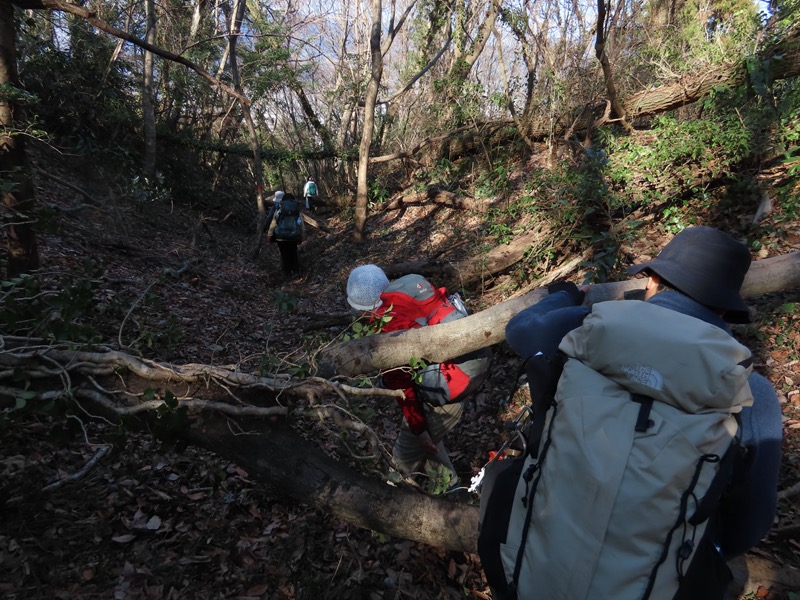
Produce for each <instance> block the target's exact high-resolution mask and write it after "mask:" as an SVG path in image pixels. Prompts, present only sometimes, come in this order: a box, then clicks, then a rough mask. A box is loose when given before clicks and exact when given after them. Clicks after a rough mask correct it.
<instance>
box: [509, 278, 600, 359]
mask: <svg viewBox="0 0 800 600" xmlns="http://www.w3.org/2000/svg"><path fill="white" fill-rule="evenodd" d="M588 314H589V309H588V308H586V307H584V306H580V305H578V304H577V303H576V299H575V297H574V296H573V295H571V294H569V293H568V292H564V291H561V292H556V293H555V294H550V295H549V296H547V297H546V298H545V299H544V300H542V301H540V302H538V303H537V304H534V305H533V306H529V307H528V308H526V309H525V310H523V311H522V312H519V313H517V314H516V315H515V316H514V317H513V318H512V319H511V320H510V321H509V322H508V324H507V325H506V341H507V342H508V344H509V345H510V346H511V347H512V348H513V349H514V351H515V352H516V353H517V354H519V355H520V356H521V357H522V358H529V357H531V356H533V355H534V354H536V353H537V352H541V353H542V354H544V355H546V356H547V357H549V358H552V357H554V356H555V355H556V352H557V350H558V345H559V344H560V343H561V338H563V337H564V336H565V335H567V334H568V333H569V332H570V331H572V330H573V329H575V328H576V327H579V326H580V324H581V323H582V322H583V319H584V318H585V317H586V315H588Z"/></svg>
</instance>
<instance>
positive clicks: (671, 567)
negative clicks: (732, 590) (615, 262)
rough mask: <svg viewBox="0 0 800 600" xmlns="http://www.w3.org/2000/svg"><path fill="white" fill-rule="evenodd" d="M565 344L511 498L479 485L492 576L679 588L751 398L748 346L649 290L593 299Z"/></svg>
mask: <svg viewBox="0 0 800 600" xmlns="http://www.w3.org/2000/svg"><path fill="white" fill-rule="evenodd" d="M559 350H560V351H561V352H563V354H564V355H565V357H566V362H565V363H564V366H563V373H562V374H561V376H560V378H559V379H558V386H557V391H556V393H555V397H554V399H553V400H554V401H553V403H552V408H551V409H550V410H549V411H548V414H547V425H546V426H545V428H544V429H545V432H544V435H542V436H541V440H540V442H539V443H538V444H537V446H536V448H534V449H532V451H531V452H529V453H528V455H527V457H526V458H525V459H524V461H523V460H522V459H521V460H520V462H519V463H518V465H517V468H516V470H515V469H509V468H508V467H509V466H510V465H504V469H505V473H501V478H502V477H505V485H506V487H507V488H508V489H510V490H511V491H510V492H509V493H507V494H506V495H507V500H505V501H502V502H501V501H500V500H499V499H498V498H499V496H498V494H499V492H497V490H496V489H495V490H493V491H489V490H486V489H485V488H484V491H483V492H482V495H481V512H482V516H481V532H480V537H481V538H482V539H481V540H480V541H479V549H480V554H481V559H482V561H483V562H484V567H485V569H486V570H487V578H488V579H489V583H490V585H492V587H493V590H494V589H497V590H499V591H498V593H497V594H496V597H498V598H518V599H520V600H526V599H538V598H541V599H544V600H588V599H606V598H608V599H612V598H613V599H614V600H633V599H641V598H650V599H655V600H670V599H672V598H674V597H676V594H677V593H678V591H679V589H680V586H681V583H682V581H683V580H684V575H685V573H686V571H687V569H688V567H689V565H690V564H691V562H692V559H693V557H694V554H695V550H696V549H697V546H698V544H699V543H700V541H701V539H703V534H704V531H705V528H706V525H707V523H708V518H709V516H710V515H709V514H708V513H709V509H708V506H709V504H710V505H712V506H714V507H716V504H715V503H714V501H715V500H716V498H712V499H709V496H713V495H718V493H719V490H718V489H717V488H718V485H716V484H717V483H718V482H719V480H720V473H721V469H720V466H721V465H723V464H724V465H726V466H727V465H729V464H730V460H729V458H728V457H730V456H731V452H730V449H731V448H732V447H733V446H734V439H735V436H736V434H737V427H738V424H737V420H736V418H735V416H734V415H735V413H738V412H739V411H740V410H741V409H742V407H743V406H747V405H749V404H751V403H752V396H751V394H750V388H749V385H748V384H747V377H748V375H749V373H750V371H751V357H750V352H749V350H748V349H747V348H745V347H744V346H742V345H741V344H739V343H738V342H736V341H735V340H734V339H733V338H732V337H731V336H730V335H728V333H726V332H725V331H723V330H722V329H719V328H718V327H714V326H712V325H710V324H707V323H705V322H703V321H700V320H698V319H695V318H692V317H689V316H686V315H683V314H680V313H677V312H675V311H672V310H669V309H666V308H662V307H659V306H655V305H653V304H649V303H645V302H640V301H615V302H603V303H599V304H596V305H595V306H594V307H593V309H592V312H591V314H590V315H589V316H587V317H586V319H585V320H584V322H583V324H582V326H581V327H579V328H577V329H575V330H573V331H572V332H570V333H569V334H568V335H567V336H566V337H565V338H564V339H563V340H562V342H561V345H560V347H559ZM533 385H534V384H533V382H532V383H531V386H533ZM502 462H506V461H502ZM487 478H489V473H487ZM496 487H497V484H495V488H496ZM484 493H486V494H487V496H486V497H485V498H484ZM492 495H494V496H495V497H494V500H493V499H492V497H491V496H492ZM709 500H711V501H709ZM492 511H494V513H493V512H492ZM498 511H507V513H508V514H504V515H500V516H501V517H502V518H500V519H498V518H497V517H498V515H497V514H496V513H497V512H498ZM489 523H491V524H492V525H491V528H492V530H491V531H489V530H487V529H488V528H489V527H490V525H488V524H489ZM498 523H500V524H501V525H498Z"/></svg>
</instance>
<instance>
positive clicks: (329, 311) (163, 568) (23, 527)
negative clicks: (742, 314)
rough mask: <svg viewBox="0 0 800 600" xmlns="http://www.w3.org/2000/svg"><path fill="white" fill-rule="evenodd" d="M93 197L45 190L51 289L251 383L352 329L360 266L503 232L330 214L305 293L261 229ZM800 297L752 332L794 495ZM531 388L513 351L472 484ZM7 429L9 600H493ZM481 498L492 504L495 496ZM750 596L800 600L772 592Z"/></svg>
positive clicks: (412, 566)
mask: <svg viewBox="0 0 800 600" xmlns="http://www.w3.org/2000/svg"><path fill="white" fill-rule="evenodd" d="M55 173H56V174H57V175H58V176H59V177H62V178H65V179H66V178H68V174H67V173H66V172H62V173H59V172H58V171H57V170H55ZM73 184H74V185H78V186H81V187H84V189H87V190H88V191H89V192H90V195H92V196H93V198H94V199H93V200H92V201H91V202H88V203H87V200H86V198H84V197H82V195H81V194H79V193H77V192H76V191H75V190H74V189H71V188H68V187H65V186H64V185H63V184H59V183H58V182H56V181H55V180H52V179H43V178H42V179H40V180H39V182H38V184H37V193H38V200H39V202H41V203H42V204H43V205H45V206H49V207H51V208H52V212H51V216H50V222H49V225H50V227H49V229H48V233H45V234H42V235H41V236H40V238H39V251H40V255H41V262H42V265H43V267H44V270H45V271H46V272H47V274H46V277H47V278H49V280H51V281H52V282H57V281H60V282H62V285H67V284H68V282H70V281H75V280H77V279H78V278H80V277H83V276H86V275H87V274H88V275H89V276H90V277H92V278H93V279H94V281H95V287H94V289H93V298H94V300H93V304H92V307H93V308H92V310H93V311H98V314H100V315H101V317H102V318H101V319H100V322H102V323H105V326H104V327H105V329H104V330H103V335H104V338H105V339H107V340H108V342H109V343H111V344H114V345H117V346H119V347H122V348H126V349H129V350H131V349H132V350H133V351H136V352H141V353H142V354H144V355H145V356H149V357H153V358H159V359H160V360H166V361H170V362H174V363H178V364H183V363H188V362H194V363H206V364H216V365H229V364H235V365H237V366H238V367H239V368H240V369H242V370H245V371H248V370H255V369H256V368H258V366H259V364H260V361H263V360H264V357H265V353H267V354H271V355H277V354H279V355H281V356H282V357H284V358H285V359H286V360H291V358H292V356H293V352H295V351H296V350H297V349H298V348H303V347H304V346H305V345H306V344H307V343H308V340H310V339H312V338H320V337H325V336H328V337H335V336H336V335H338V334H340V333H341V332H342V331H344V329H346V327H347V324H348V318H349V317H348V316H347V306H346V303H345V298H344V284H345V282H346V279H347V275H348V273H349V271H350V270H351V269H352V268H353V267H355V266H357V265H359V264H363V263H367V262H375V263H378V264H383V265H387V264H391V263H397V262H402V261H410V260H420V259H423V258H426V257H429V256H432V255H434V254H439V255H441V256H444V257H446V258H448V254H447V253H446V252H443V250H445V249H446V248H447V247H448V246H453V240H462V239H474V238H475V237H476V232H477V233H480V232H481V231H484V230H485V229H486V225H487V224H486V222H485V219H486V216H485V214H483V213H474V214H473V213H470V212H468V211H463V210H455V209H451V208H446V207H442V206H432V205H421V206H408V207H406V208H405V209H402V210H395V211H389V212H384V213H378V214H374V215H371V216H370V219H369V222H368V230H369V231H368V233H369V238H368V241H366V242H362V243H359V244H356V243H354V242H353V241H352V237H351V235H352V231H351V227H352V226H351V220H350V219H349V218H347V216H346V215H348V214H350V213H348V212H343V213H339V212H337V211H335V210H334V209H332V208H327V209H324V210H323V212H322V213H320V214H318V215H317V216H318V217H319V218H320V219H321V220H324V222H325V225H326V226H327V228H328V229H329V233H325V232H323V231H321V230H318V229H313V228H310V229H309V235H308V240H307V241H306V242H305V243H304V244H302V246H301V261H302V263H303V264H304V266H305V267H306V271H305V273H304V274H303V275H302V276H301V277H298V278H296V279H293V280H290V281H286V280H285V279H284V278H283V276H282V275H281V272H280V268H279V259H278V251H277V248H274V247H269V246H265V247H264V248H263V249H262V252H261V254H260V257H259V258H258V259H257V260H255V261H254V260H251V258H250V257H249V256H250V250H251V244H252V241H253V238H252V232H253V229H254V223H242V222H241V219H240V222H238V223H237V224H236V226H234V224H233V223H232V222H231V221H232V220H228V221H220V220H214V219H209V218H208V217H209V215H211V216H217V214H216V213H210V212H208V211H207V212H206V214H205V216H202V215H199V214H197V213H194V212H191V211H188V210H181V209H178V208H176V207H173V206H172V205H170V204H169V203H159V202H147V203H134V202H120V201H119V200H116V201H114V200H112V199H110V198H108V197H107V195H105V194H95V193H93V192H92V190H91V183H87V182H86V181H73ZM78 206H82V207H83V208H81V209H80V210H76V207H78ZM218 216H220V217H222V216H224V213H223V212H219V213H218ZM648 227H649V229H648V230H647V231H646V235H644V232H643V235H642V237H640V238H639V239H638V241H636V242H635V243H633V244H632V245H631V246H630V247H627V248H623V252H624V254H625V258H626V259H627V260H641V259H642V258H643V257H645V256H653V255H654V254H655V253H656V252H657V250H658V248H659V247H660V246H661V245H663V243H664V242H665V241H666V240H667V239H668V238H669V236H668V235H667V234H666V233H664V232H663V230H662V228H661V227H660V226H659V223H657V222H656V221H653V222H651V224H650V225H649V226H648ZM781 231H782V234H781V236H779V237H776V238H775V239H774V240H773V241H774V244H772V245H771V246H770V245H768V244H765V246H764V247H765V248H768V250H765V251H764V252H762V255H761V256H759V258H766V257H768V256H774V255H778V254H784V253H788V252H790V251H793V250H797V249H800V226H797V224H794V226H788V227H782V228H781ZM455 252H458V253H462V252H464V249H463V247H460V248H459V249H457V250H455ZM467 254H469V253H467ZM449 258H460V256H449ZM89 263H91V266H88V265H89ZM583 275H584V273H583V272H580V273H575V274H574V278H573V279H574V280H575V281H581V280H582V278H583ZM515 287H516V284H515V283H514V280H513V278H512V277H511V276H508V275H505V276H501V277H492V278H487V280H486V281H485V282H484V284H483V286H482V288H481V289H478V290H470V291H468V293H467V301H468V304H469V306H470V308H471V310H472V311H473V312H474V311H477V310H480V309H481V308H484V307H486V306H489V305H492V304H495V303H496V302H499V301H500V300H502V299H503V298H504V297H507V296H508V295H510V293H512V292H513V290H514V289H515ZM797 295H798V294H797V290H795V291H793V292H791V293H781V294H771V295H769V296H767V297H763V298H758V299H756V300H754V303H753V304H754V306H755V308H756V309H757V311H758V312H757V314H758V319H757V321H756V323H755V324H753V325H749V326H743V327H740V328H737V330H736V333H737V336H739V337H740V338H741V339H742V340H743V341H744V342H745V343H747V344H749V345H750V346H751V347H752V348H753V349H754V352H755V354H756V358H757V369H758V370H759V371H760V372H762V373H763V374H764V375H766V376H767V377H768V378H769V379H770V380H771V381H772V382H773V384H774V385H775V387H776V389H777V391H778V394H779V397H780V399H781V402H782V407H783V412H784V417H785V440H784V464H783V469H782V480H781V488H782V489H787V488H789V487H791V486H795V485H796V484H797V483H798V482H799V481H800V363H798V358H799V357H800V304H792V303H797V302H798V297H797ZM326 318H331V319H333V320H332V321H331V320H327V321H326ZM336 318H339V322H337V321H336ZM331 323H333V324H331ZM515 378H516V360H515V358H514V357H513V356H512V355H511V354H510V353H509V352H508V351H507V350H506V349H505V348H503V347H501V348H498V350H497V352H496V354H495V361H494V368H493V373H492V376H491V379H490V380H489V381H488V382H487V383H486V384H485V386H484V387H483V389H482V390H481V391H480V392H479V393H478V394H477V395H476V396H475V397H474V398H473V399H472V400H471V401H469V402H468V403H467V411H466V413H465V416H464V418H463V420H462V423H461V424H460V426H459V427H458V428H457V430H456V432H455V435H453V436H452V438H451V439H449V440H448V447H449V449H450V451H451V456H452V458H453V460H454V462H455V464H456V467H457V468H458V470H459V471H460V472H462V473H463V477H464V478H465V479H466V480H467V481H468V480H469V477H471V476H472V475H474V474H475V473H477V472H478V470H479V469H480V467H481V466H482V465H483V464H484V463H485V461H486V459H487V456H488V452H489V451H490V450H493V449H497V448H498V446H499V445H500V444H501V443H502V442H503V441H504V437H503V435H504V434H503V421H504V420H508V419H509V417H510V415H512V414H513V410H512V407H509V406H507V405H506V399H507V396H508V394H509V391H510V390H511V389H512V387H513V382H514V381H515ZM367 402H368V403H369V405H368V406H369V408H370V409H371V410H372V411H373V416H372V417H371V419H370V421H369V425H370V426H371V427H373V429H374V430H375V431H376V432H378V434H379V435H380V436H381V437H382V439H384V441H385V443H386V444H387V446H388V447H389V448H390V447H391V444H392V441H393V439H394V437H395V436H396V434H397V430H398V425H399V421H400V413H399V411H398V410H397V408H396V406H394V405H393V403H389V402H386V401H385V400H384V401H379V400H378V399H373V400H369V401H367ZM0 426H1V427H2V429H0V432H1V433H2V440H3V441H2V448H1V449H0V475H1V476H2V477H1V478H0V481H2V485H0V511H1V512H2V518H0V596H2V597H4V598H8V599H9V600H11V599H22V598H26V599H28V598H58V599H63V600H67V599H73V600H82V599H89V598H101V599H106V598H108V599H112V598H113V599H115V600H117V599H119V600H123V599H125V600H138V599H142V600H144V599H160V598H170V599H178V598H181V599H183V598H188V599H192V598H198V599H213V598H238V599H241V600H244V599H251V598H252V599H256V598H258V599H263V600H266V599H268V600H290V599H298V600H305V599H312V598H313V599H315V600H327V599H350V598H352V599H378V598H387V599H389V598H392V599H394V598H397V599H400V598H416V599H421V600H426V599H457V598H469V597H473V598H489V597H490V595H489V590H488V586H487V585H486V582H485V579H484V577H483V575H482V572H481V569H480V562H479V560H478V557H477V556H474V555H469V554H464V553H456V552H449V551H443V550H439V549H437V548H433V547H430V546H426V545H424V544H419V543H415V542H410V541H406V540H401V539H393V538H388V537H386V536H385V535H383V534H381V533H380V532H373V531H365V530H361V529H357V528H355V527H353V526H350V525H348V524H346V523H343V522H340V521H338V520H336V519H334V518H332V517H331V516H330V515H329V514H325V513H323V512H320V511H318V510H313V509H310V508H308V507H306V506H305V505H303V504H299V503H297V502H296V501H294V500H290V499H287V498H282V497H279V496H278V495H277V494H276V493H275V492H274V491H272V490H271V489H270V487H269V486H268V485H266V484H264V483H263V482H259V481H255V480H253V479H252V478H251V477H250V475H249V474H248V473H247V472H246V471H245V470H243V469H242V468H241V467H239V466H238V465H236V464H232V463H230V462H228V461H226V460H223V459H221V458H219V457H217V456H215V455H213V454H209V453H207V452H205V451H202V450H198V449H196V448H192V447H189V448H183V449H178V448H175V447H173V446H170V445H168V444H165V443H162V442H160V441H158V440H157V439H155V438H154V437H153V436H152V435H151V434H149V433H137V432H133V431H124V430H120V428H118V427H116V426H114V425H112V424H110V423H107V422H103V421H91V420H89V419H86V418H78V416H77V415H73V416H72V417H70V418H64V417H63V415H62V416H55V415H48V414H46V413H42V412H39V411H17V413H16V414H12V415H11V417H10V418H8V419H7V420H5V421H3V422H0ZM298 426H301V427H303V426H307V425H306V424H302V423H298ZM310 433H312V434H316V433H317V429H314V430H313V431H310ZM105 444H112V446H111V450H110V452H109V453H108V454H107V455H105V456H101V457H100V459H99V460H97V462H96V463H94V464H93V465H92V466H91V468H89V469H87V471H86V474H85V475H84V476H83V477H82V478H80V479H78V480H76V481H74V482H71V483H67V484H64V485H57V486H56V487H54V488H51V489H48V488H47V486H48V484H49V483H51V482H54V481H58V480H59V478H63V477H66V476H69V475H71V474H74V473H77V472H79V471H81V470H82V469H84V468H85V467H86V466H87V464H89V461H90V460H91V459H92V457H94V456H96V454H97V451H98V449H99V448H102V447H104V445H105ZM798 499H799V498H798V496H797V495H795V496H794V497H792V498H788V499H785V500H782V501H781V505H780V508H779V513H778V516H777V519H776V523H775V528H774V530H773V532H772V533H771V534H770V535H769V536H768V537H767V539H766V540H765V541H764V542H763V543H762V544H761V545H760V546H759V547H758V548H757V549H755V550H754V552H753V555H754V556H758V557H760V558H762V559H766V560H769V561H771V562H773V563H776V564H779V565H784V566H785V567H786V568H789V569H797V570H800V558H798V557H799V556H800V531H799V529H800V528H798V524H800V502H799V501H798ZM454 501H456V500H454ZM458 501H465V500H463V499H462V500H458ZM466 501H470V502H473V503H476V502H477V496H475V497H473V498H472V499H470V500H466ZM798 592H800V590H798ZM746 597H750V598H752V597H759V598H768V599H772V600H783V599H785V598H792V600H796V599H797V598H798V597H800V595H797V594H794V593H793V592H790V591H787V590H785V589H784V590H782V591H779V590H778V589H777V588H776V589H773V590H770V586H769V582H762V583H760V584H759V585H758V586H756V588H755V589H753V590H750V591H749V592H748V595H747V596H746Z"/></svg>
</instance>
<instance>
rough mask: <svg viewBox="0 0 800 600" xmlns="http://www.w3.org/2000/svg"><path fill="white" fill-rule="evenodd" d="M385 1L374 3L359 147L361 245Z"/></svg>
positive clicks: (380, 72) (358, 238) (357, 232)
mask: <svg viewBox="0 0 800 600" xmlns="http://www.w3.org/2000/svg"><path fill="white" fill-rule="evenodd" d="M381 4H382V3H381V0H372V30H371V32H370V38H369V47H370V55H371V57H372V70H371V71H370V78H369V83H368V84H367V94H366V97H365V98H364V124H363V125H362V129H361V144H360V145H359V148H358V174H357V176H356V214H355V232H354V237H355V240H356V241H357V242H359V241H361V240H362V239H363V237H364V226H365V225H366V224H367V201H368V198H367V194H368V189H367V175H368V169H369V151H370V147H371V146H372V133H373V129H374V128H375V103H376V101H377V99H378V90H379V88H380V84H381V76H382V75H383V53H382V52H381V11H382V5H381Z"/></svg>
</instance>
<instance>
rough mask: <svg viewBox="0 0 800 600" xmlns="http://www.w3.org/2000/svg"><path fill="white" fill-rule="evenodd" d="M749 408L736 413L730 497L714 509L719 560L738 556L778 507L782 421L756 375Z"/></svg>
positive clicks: (751, 544) (761, 534)
mask: <svg viewBox="0 0 800 600" xmlns="http://www.w3.org/2000/svg"><path fill="white" fill-rule="evenodd" d="M749 383H750V390H751V391H752V393H753V406H750V407H747V408H745V409H743V410H742V413H741V424H742V442H743V443H744V445H745V446H746V447H747V462H746V465H745V468H744V469H745V470H744V471H743V472H742V473H739V474H738V476H736V475H735V476H734V477H735V479H734V485H733V487H732V490H731V493H730V494H729V495H728V496H726V497H724V498H723V500H722V504H721V506H720V517H721V523H720V531H721V540H720V547H721V549H722V553H723V555H724V556H725V558H731V557H733V556H736V555H739V554H743V553H745V552H747V551H748V550H749V549H751V548H753V547H754V546H755V545H756V544H758V543H759V542H760V541H761V540H762V539H763V538H764V536H765V535H766V534H767V531H769V529H770V527H772V523H773V520H774V519H775V510H776V508H777V504H778V473H779V470H780V464H781V437H782V435H783V423H782V419H781V408H780V403H779V402H778V397H777V395H776V394H775V390H774V388H773V387H772V384H770V382H769V381H768V380H767V379H765V378H764V377H762V376H761V375H759V374H757V373H753V374H752V375H750V378H749Z"/></svg>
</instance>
